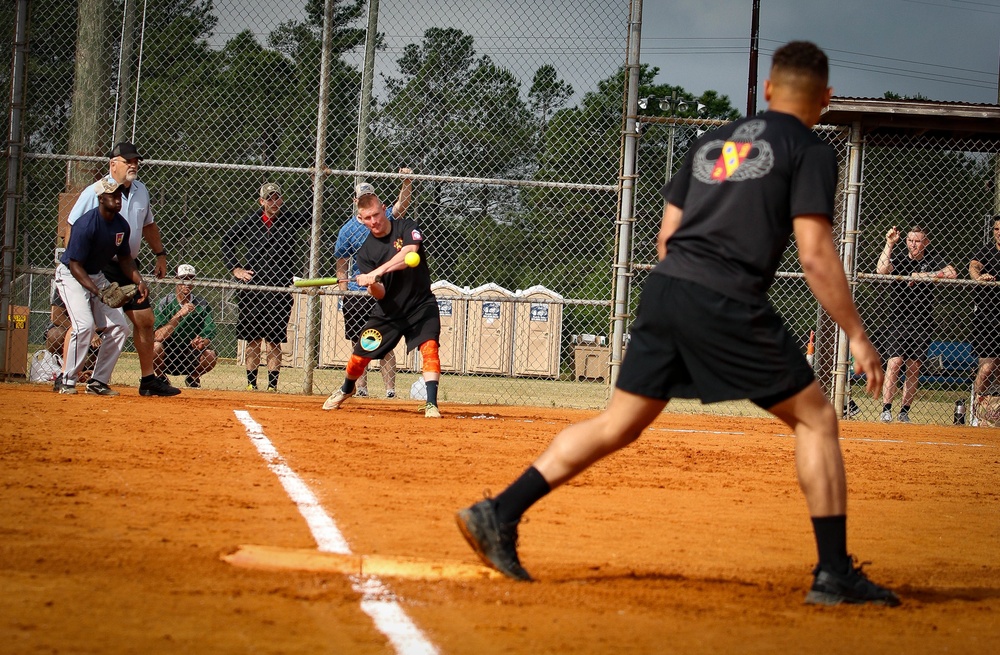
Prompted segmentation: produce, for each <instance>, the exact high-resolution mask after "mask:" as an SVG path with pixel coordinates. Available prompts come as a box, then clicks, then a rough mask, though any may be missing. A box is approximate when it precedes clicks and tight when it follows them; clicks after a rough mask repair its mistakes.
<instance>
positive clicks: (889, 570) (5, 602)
mask: <svg viewBox="0 0 1000 655" xmlns="http://www.w3.org/2000/svg"><path fill="white" fill-rule="evenodd" d="M119 390H120V391H121V392H122V395H121V396H119V397H117V398H105V397H96V396H88V395H77V396H61V395H56V394H53V393H52V391H51V389H49V388H47V387H44V386H37V385H25V384H4V385H0V425H2V426H3V427H2V431H0V485H2V492H0V493H2V498H3V511H2V512H0V585H2V593H0V644H3V645H2V647H0V651H3V652H5V653H177V652H185V653H209V652H210V653H247V652H253V653H321V652H322V653H329V652H334V653H392V652H394V651H395V652H419V651H416V650H407V649H406V648H402V649H400V647H399V644H398V643H396V645H395V646H394V643H395V642H391V641H390V639H389V638H388V637H386V635H385V634H383V633H382V632H380V631H379V630H378V629H377V628H376V626H375V623H374V622H373V619H372V618H371V617H370V616H369V615H368V614H366V611H365V610H364V609H363V605H364V604H363V603H362V595H361V594H360V593H359V591H358V587H357V584H356V583H357V582H358V581H359V580H361V579H362V578H361V577H358V576H346V575H343V574H340V573H335V572H315V571H313V572H309V571H287V570H284V571H282V570H278V571H263V570H253V569H246V568H240V567H237V566H234V565H232V564H229V563H226V562H224V561H223V560H222V559H221V557H222V556H224V555H226V554H229V553H232V552H233V551H235V550H236V549H237V547H238V546H239V545H241V544H255V545H260V546H266V547H270V548H284V549H310V548H315V547H316V541H315V539H314V538H313V536H312V533H311V532H310V530H309V527H308V525H307V523H306V521H305V519H304V518H303V515H302V514H301V513H300V512H299V510H298V509H297V507H296V506H295V504H294V503H293V502H292V500H291V499H290V496H289V494H288V493H287V492H286V491H285V489H284V488H283V486H282V483H281V481H280V479H279V477H278V476H277V475H276V472H275V471H276V469H277V466H276V463H275V460H273V459H272V460H270V461H266V460H265V459H264V458H263V457H262V456H261V454H260V453H259V452H258V450H257V448H256V447H255V445H254V443H253V442H252V441H251V439H250V438H249V437H248V434H247V430H246V429H245V428H244V426H243V425H242V424H241V423H240V422H239V421H238V420H237V417H236V415H235V414H234V410H245V411H247V412H249V414H250V416H251V417H252V418H253V419H254V420H255V421H257V422H258V423H259V424H260V425H261V427H262V428H263V432H264V434H265V435H266V436H267V438H268V439H269V440H270V442H271V443H272V444H273V446H274V448H275V449H276V450H277V452H278V453H279V454H280V457H281V458H282V461H283V463H284V464H286V465H287V467H288V468H289V469H290V470H292V471H294V472H295V473H296V474H297V475H298V476H299V477H300V478H301V479H302V480H303V481H304V482H305V484H306V485H308V488H309V489H311V490H312V492H313V493H314V494H315V496H316V498H317V499H318V501H319V503H320V505H321V506H322V508H323V509H324V510H325V511H326V513H327V514H328V515H329V516H330V517H331V518H332V519H333V521H334V522H335V523H336V525H337V527H338V528H339V530H340V532H341V533H342V534H343V536H344V537H345V538H346V540H347V542H348V543H349V545H350V549H351V551H352V553H353V554H357V555H364V556H373V557H374V556H378V557H380V558H387V559H389V560H391V559H392V558H413V559H418V560H426V561H428V562H432V563H433V562H460V563H464V564H469V565H474V564H476V563H477V560H476V558H475V556H474V555H473V554H472V552H471V551H470V550H469V548H468V547H467V546H466V544H465V542H464V541H463V540H462V538H461V536H460V534H459V532H458V530H457V529H456V527H455V523H454V512H455V511H456V510H457V509H459V508H461V507H463V506H465V505H468V504H470V503H472V502H474V501H476V500H478V499H479V498H481V497H482V496H483V493H484V491H486V490H492V491H493V492H494V493H495V492H499V491H500V490H502V489H503V488H504V487H505V486H506V484H507V483H508V482H510V481H511V480H512V479H513V478H514V477H516V476H517V475H519V474H520V473H521V472H522V471H523V470H524V468H525V467H526V466H527V465H528V464H529V463H530V462H531V461H532V460H533V459H534V457H535V456H536V455H537V454H538V453H540V452H541V450H542V449H544V447H545V446H546V445H547V443H548V442H549V440H550V439H551V438H552V436H553V435H554V434H555V433H556V432H557V431H558V430H559V429H560V428H562V427H564V426H566V425H568V424H569V423H571V422H575V421H578V420H580V419H581V418H584V417H588V416H592V415H593V414H594V413H593V412H586V411H577V410H573V411H569V410H559V409H537V408H525V407H471V406H458V405H452V406H448V405H447V404H446V405H444V406H443V407H442V411H443V413H444V418H443V419H442V420H440V421H433V420H427V419H424V418H423V417H422V416H421V415H419V414H417V413H415V412H414V411H413V410H414V407H415V403H413V402H408V401H398V400H397V401H384V400H364V401H362V400H357V399H352V400H349V401H348V402H347V404H346V405H345V408H344V409H342V410H340V411H335V412H324V411H322V410H321V409H320V406H321V404H322V401H323V398H321V397H315V396H314V397H303V396H289V395H270V394H264V393H262V392H258V393H245V392H241V393H234V392H214V391H199V390H185V392H184V394H183V395H182V396H179V397H177V398H142V397H140V396H138V394H137V392H136V390H135V389H134V388H119ZM842 436H843V441H842V446H843V450H844V455H845V459H846V463H847V470H848V483H849V487H850V520H849V523H848V528H849V547H850V549H851V550H852V552H854V553H855V554H856V555H857V556H858V557H859V559H862V560H870V561H871V562H872V564H870V565H869V566H868V567H867V568H866V571H868V572H869V574H870V575H871V577H872V578H873V579H874V580H876V581H878V582H880V583H883V584H887V585H890V586H892V587H893V588H895V589H896V590H898V592H899V593H900V595H901V596H902V598H903V605H902V606H901V607H899V608H895V609H889V608H880V607H836V608H818V607H812V606H806V605H804V604H803V602H802V601H803V598H804V595H805V593H806V591H807V589H808V585H809V583H810V581H811V575H810V573H811V568H812V565H813V563H814V561H815V556H816V555H815V550H814V545H813V538H812V531H811V526H810V522H809V517H808V514H807V511H806V507H805V502H804V500H803V498H802V495H801V493H800V491H799V489H798V486H797V483H796V479H795V470H794V463H793V451H794V440H793V438H792V437H791V436H790V434H789V430H788V428H787V427H785V426H784V425H783V424H781V423H779V422H777V421H768V420H761V419H739V418H720V417H711V416H696V415H682V414H670V413H666V414H664V415H663V416H661V417H660V418H659V419H658V420H657V421H656V422H655V423H654V425H653V426H652V428H651V429H650V430H649V431H647V432H646V433H645V434H644V435H643V437H642V438H641V439H640V440H639V441H638V442H637V443H636V444H634V445H633V446H632V447H630V448H628V449H626V450H625V451H622V452H619V453H616V454H615V455H613V456H611V457H610V458H608V459H607V460H605V461H603V462H600V463H598V464H597V465H596V466H594V467H592V468H591V469H590V470H588V471H587V472H585V473H584V474H583V475H581V476H580V477H579V478H577V479H576V480H574V481H572V482H571V483H569V484H568V485H566V486H565V487H563V488H561V489H559V490H557V491H556V492H554V493H552V494H551V495H550V496H548V497H547V498H545V499H543V500H542V501H541V502H540V503H539V504H538V505H537V506H536V507H534V508H533V509H532V510H531V511H530V512H529V513H528V515H527V520H526V521H525V522H524V523H523V524H522V526H521V535H520V538H521V557H522V561H523V562H524V564H525V566H526V568H527V569H528V570H529V571H530V572H531V573H532V574H533V575H534V576H535V577H536V578H537V580H538V581H537V582H534V583H517V582H513V581H509V580H506V579H504V580H489V579H475V578H473V579H469V578H468V577H465V578H457V577H456V578H454V579H450V578H448V577H445V578H444V579H437V580H422V579H407V578H393V577H384V578H382V582H383V583H384V585H385V586H386V587H387V588H388V590H387V597H389V598H391V599H392V600H393V601H394V602H395V603H397V604H398V606H399V607H400V608H402V610H403V611H404V612H405V613H406V615H407V616H409V618H410V619H411V620H412V622H413V623H414V624H415V625H416V626H417V628H418V629H419V631H420V632H421V633H422V635H423V636H424V638H425V639H426V642H428V643H429V644H431V645H432V647H433V649H436V650H437V651H439V652H441V653H487V654H489V653H560V654H562V653H609V652H615V653H665V652H669V653H709V652H715V653H735V652H740V653H776V652H781V653H785V652H813V651H822V652H824V653H845V654H846V653H852V654H853V653H941V652H949V653H986V652H995V649H996V648H997V643H998V642H1000V562H998V557H997V555H998V552H1000V430H997V429H975V428H969V427H964V426H956V427H950V426H949V427H939V426H930V427H929V426H920V425H897V424H892V425H882V424H871V423H857V422H850V423H845V424H844V425H843V428H842ZM364 607H367V606H364Z"/></svg>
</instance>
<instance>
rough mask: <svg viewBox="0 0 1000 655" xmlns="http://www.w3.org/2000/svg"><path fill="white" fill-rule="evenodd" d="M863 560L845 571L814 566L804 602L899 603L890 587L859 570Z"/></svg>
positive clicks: (809, 603) (815, 603) (832, 603)
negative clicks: (878, 583) (874, 580)
mask: <svg viewBox="0 0 1000 655" xmlns="http://www.w3.org/2000/svg"><path fill="white" fill-rule="evenodd" d="M862 567H864V564H861V565H860V566H857V567H855V566H854V564H853V563H852V564H851V565H850V569H849V570H848V572H847V573H835V572H833V571H828V570H826V569H822V568H820V567H819V566H817V567H816V568H815V569H813V575H814V576H815V577H814V578H813V584H812V588H811V589H810V590H809V593H808V594H806V604H807V605H840V604H841V603H849V604H852V605H863V604H866V603H871V604H872V605H886V606H888V607H896V606H897V605H899V603H900V601H899V596H897V595H896V594H895V593H894V592H893V591H892V590H891V589H888V588H886V587H881V586H879V585H877V584H875V583H874V582H872V581H871V580H869V579H868V576H866V575H865V574H864V571H862V570H861V569H862Z"/></svg>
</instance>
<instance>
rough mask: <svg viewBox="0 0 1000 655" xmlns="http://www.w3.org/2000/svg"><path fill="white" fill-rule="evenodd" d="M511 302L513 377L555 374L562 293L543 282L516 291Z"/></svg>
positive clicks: (560, 326) (555, 376) (544, 376)
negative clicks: (512, 305)
mask: <svg viewBox="0 0 1000 655" xmlns="http://www.w3.org/2000/svg"><path fill="white" fill-rule="evenodd" d="M517 295H518V297H520V298H522V299H524V300H526V301H527V302H518V303H515V304H514V357H513V369H514V376H515V377H543V378H558V377H559V350H560V348H561V346H562V308H563V305H562V302H563V297H562V296H561V295H559V294H558V293H556V292H555V291H552V290H551V289H546V288H545V287H543V286H533V287H530V288H528V289H525V290H524V291H519V292H518V293H517Z"/></svg>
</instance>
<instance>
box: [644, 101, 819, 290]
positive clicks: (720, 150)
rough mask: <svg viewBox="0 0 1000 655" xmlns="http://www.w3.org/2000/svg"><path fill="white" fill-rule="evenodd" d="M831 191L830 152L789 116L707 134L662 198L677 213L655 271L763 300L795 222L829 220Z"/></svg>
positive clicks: (738, 123) (767, 115)
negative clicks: (677, 223) (799, 219)
mask: <svg viewBox="0 0 1000 655" xmlns="http://www.w3.org/2000/svg"><path fill="white" fill-rule="evenodd" d="M836 185H837V156H836V152H835V151H834V149H833V148H832V147H831V146H829V145H828V144H826V143H824V142H823V141H822V140H821V139H820V138H819V137H817V136H816V135H815V134H813V132H812V130H810V129H809V128H808V127H806V126H805V125H803V124H802V121H800V120H799V119H798V118H796V117H794V116H792V115H790V114H784V113H781V112H775V111H767V112H765V113H763V114H760V115H758V116H754V117H750V118H744V119H742V120H739V121H736V122H734V123H731V124H729V125H727V126H725V127H722V128H720V129H718V130H716V131H714V132H711V133H709V134H706V135H705V136H703V137H702V138H701V139H699V140H698V141H696V142H695V143H694V144H693V145H692V147H691V149H690V150H689V152H688V155H687V157H686V158H685V160H684V165H683V166H682V167H681V169H680V171H678V172H677V174H676V175H675V176H674V178H673V179H672V180H671V181H670V184H668V185H666V186H664V187H663V189H662V190H661V192H660V193H661V194H662V195H663V197H664V198H665V199H666V200H667V202H669V203H671V204H673V205H675V206H677V207H680V208H681V209H683V210H684V214H683V218H682V219H681V224H680V226H679V227H678V228H677V230H676V231H675V232H674V233H673V235H671V237H670V240H669V242H668V243H667V256H666V257H664V259H663V260H662V261H661V262H660V263H659V264H657V266H656V268H655V269H654V272H656V273H660V274H662V275H668V276H671V277H678V278H684V279H686V280H691V281H693V282H697V283H698V284H703V285H705V286H707V287H709V288H711V289H714V290H715V291H718V292H719V293H721V294H723V295H726V296H729V297H731V298H736V299H737V300H742V301H744V302H750V303H757V302H760V301H761V300H762V299H764V298H765V296H766V294H767V290H768V289H769V288H770V286H771V283H772V282H773V281H774V273H775V271H776V270H777V269H778V264H779V263H780V261H781V256H782V253H784V251H785V248H786V247H787V246H788V238H789V236H790V235H791V233H792V219H793V218H794V217H796V216H801V215H804V214H821V215H824V216H827V217H829V218H830V219H831V221H832V218H833V211H834V204H833V202H834V200H833V197H834V190H835V188H836Z"/></svg>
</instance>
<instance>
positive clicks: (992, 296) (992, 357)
mask: <svg viewBox="0 0 1000 655" xmlns="http://www.w3.org/2000/svg"><path fill="white" fill-rule="evenodd" d="M997 276H1000V215H998V216H994V217H993V240H992V241H991V242H990V243H988V244H986V245H984V246H982V247H981V248H980V249H979V250H978V251H977V252H976V254H975V256H974V257H973V258H972V261H971V262H969V277H971V278H972V279H973V280H976V281H977V282H995V281H996V280H997ZM975 302H976V305H975V311H974V313H973V316H974V319H973V337H972V346H973V349H974V351H975V354H976V357H978V358H979V371H978V372H977V373H976V381H975V382H974V383H973V390H974V391H975V404H974V405H973V407H972V412H971V414H972V423H973V424H974V425H978V419H977V414H976V411H977V409H979V407H978V405H979V401H980V399H981V397H982V396H983V394H985V393H986V392H987V390H988V389H989V382H990V379H991V378H992V377H993V374H994V372H995V371H996V365H997V358H998V357H1000V285H995V284H985V285H977V286H976V290H975Z"/></svg>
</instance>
